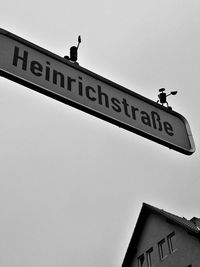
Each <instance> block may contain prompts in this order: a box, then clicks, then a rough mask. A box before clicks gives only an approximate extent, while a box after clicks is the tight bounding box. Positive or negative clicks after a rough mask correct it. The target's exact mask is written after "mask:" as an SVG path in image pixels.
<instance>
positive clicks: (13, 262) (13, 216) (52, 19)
mask: <svg viewBox="0 0 200 267" xmlns="http://www.w3.org/2000/svg"><path fill="white" fill-rule="evenodd" d="M199 14H200V1H199V0H142V1H141V0H130V1H129V0H127V1H126V0H125V1H114V0H101V1H95V0H85V1H68V0H60V1H59V0H58V1H46V0H45V1H41V0H35V1H27V0H26V1H25V0H18V1H11V0H7V1H1V9H0V22H1V23H0V27H1V28H3V29H6V30H8V31H10V32H12V33H14V34H16V35H18V36H20V37H22V38H24V39H26V40H29V41H31V42H33V43H35V44H37V45H39V46H41V47H43V48H45V49H47V50H49V51H51V52H53V53H55V54H58V55H60V56H65V55H67V54H69V48H70V46H72V45H76V44H77V37H78V35H79V34H81V36H82V43H81V45H80V48H79V64H80V65H81V66H83V67H85V68H87V69H89V70H91V71H93V72H95V73H98V74H99V75H101V76H103V77H106V78H108V79H110V80H111V81H114V82H116V83H118V84H120V85H123V86H124V87H126V88H128V89H130V90H132V91H135V92H136V93H139V94H141V95H143V96H145V97H147V98H150V99H151V100H154V101H157V95H158V89H159V88H161V87H165V88H166V90H167V92H170V91H171V90H177V91H178V94H177V95H176V96H170V97H169V98H168V101H169V104H170V105H171V106H172V107H173V109H174V110H175V111H177V112H178V113H180V114H182V115H183V116H184V117H185V118H186V119H187V120H188V122H189V124H190V127H191V130H192V133H193V137H194V140H195V144H196V152H195V153H194V154H193V155H191V156H186V155H183V154H181V153H179V152H176V151H173V150H169V149H168V148H166V147H164V146H161V145H159V144H156V143H154V142H152V141H150V140H148V139H145V138H143V137H140V136H138V135H135V134H133V133H131V132H128V131H126V130H123V129H122V128H119V127H116V126H114V125H112V124H109V123H107V122H105V121H103V120H100V119H98V118H95V117H92V116H91V115H88V114H86V113H83V112H81V111H79V110H76V109H74V108H72V107H69V106H67V105H65V104H63V103H60V102H58V101H56V100H54V99H51V98H48V97H46V96H44V95H41V94H39V93H37V92H35V91H32V90H30V89H28V88H26V87H23V86H21V85H18V84H16V83H14V82H11V81H9V80H7V79H5V78H0V114H1V115H0V126H1V127H0V148H1V149H0V162H1V168H0V255H1V257H0V267H25V266H26V267H27V266H28V267H44V266H48V267H54V266H56V267H64V266H70V267H77V266H87V267H102V266H107V267H119V266H121V264H122V261H123V258H124V255H125V253H126V249H127V247H128V243H129V241H130V238H131V235H132V232H133V230H134V227H135V223H136V221H137V218H138V215H139V212H140V209H141V206H142V203H143V202H146V203H148V204H151V205H154V206H156V207H159V208H163V209H165V210H167V211H169V212H172V213H174V214H177V215H180V216H184V217H186V218H188V219H190V218H192V217H193V216H196V217H200V208H199V201H200V196H199V188H200V180H199V178H200V177H199V176H200V170H199V159H200V157H199V148H200V143H199V136H200V122H199V117H200V108H199V98H200V93H199V88H200V87H199V86H200V85H199V84H200V83H199V77H200V76H199V72H200V52H199V47H200V16H199Z"/></svg>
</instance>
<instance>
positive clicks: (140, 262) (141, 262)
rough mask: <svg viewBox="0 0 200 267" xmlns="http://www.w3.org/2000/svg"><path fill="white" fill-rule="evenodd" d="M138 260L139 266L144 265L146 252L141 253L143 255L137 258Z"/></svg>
mask: <svg viewBox="0 0 200 267" xmlns="http://www.w3.org/2000/svg"><path fill="white" fill-rule="evenodd" d="M137 260H138V267H142V266H143V263H144V261H145V257H144V253H143V254H141V255H140V256H139V257H138V258H137Z"/></svg>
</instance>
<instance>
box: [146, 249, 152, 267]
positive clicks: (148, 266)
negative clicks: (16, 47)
mask: <svg viewBox="0 0 200 267" xmlns="http://www.w3.org/2000/svg"><path fill="white" fill-rule="evenodd" d="M152 253H153V247H151V248H150V249H148V250H147V251H146V257H147V267H153V266H154V265H153V263H152V256H151V254H152Z"/></svg>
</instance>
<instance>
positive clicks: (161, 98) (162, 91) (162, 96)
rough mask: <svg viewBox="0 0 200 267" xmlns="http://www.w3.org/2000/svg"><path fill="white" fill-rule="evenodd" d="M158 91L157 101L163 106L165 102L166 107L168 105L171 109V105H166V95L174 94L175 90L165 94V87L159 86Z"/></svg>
mask: <svg viewBox="0 0 200 267" xmlns="http://www.w3.org/2000/svg"><path fill="white" fill-rule="evenodd" d="M159 92H160V93H159V94H158V98H159V100H158V101H157V103H159V102H160V104H162V106H163V105H164V104H167V107H168V108H169V109H170V110H172V107H170V106H169V105H168V102H167V97H168V96H170V95H176V94H177V91H171V92H170V93H169V94H166V93H165V88H161V89H159Z"/></svg>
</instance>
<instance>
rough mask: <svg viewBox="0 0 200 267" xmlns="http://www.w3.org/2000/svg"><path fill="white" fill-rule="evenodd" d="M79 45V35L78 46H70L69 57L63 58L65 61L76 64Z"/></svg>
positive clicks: (79, 37)
mask: <svg viewBox="0 0 200 267" xmlns="http://www.w3.org/2000/svg"><path fill="white" fill-rule="evenodd" d="M80 43H81V36H80V35H79V36H78V44H77V46H72V47H71V48H70V57H69V56H64V58H65V59H67V60H70V61H73V62H74V63H77V62H76V61H77V59H78V48H79V45H80ZM77 64H78V63H77Z"/></svg>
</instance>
